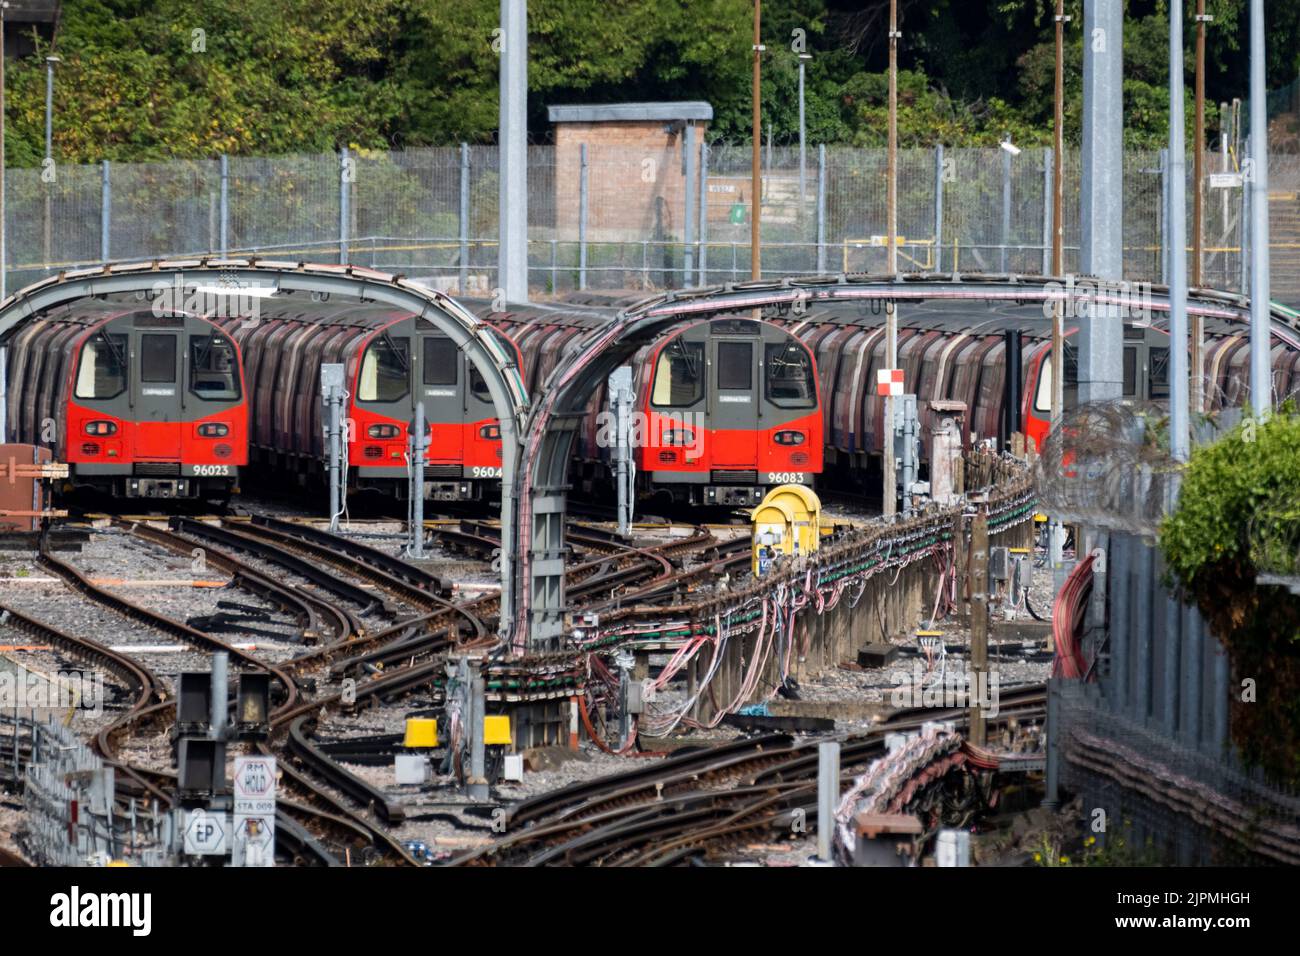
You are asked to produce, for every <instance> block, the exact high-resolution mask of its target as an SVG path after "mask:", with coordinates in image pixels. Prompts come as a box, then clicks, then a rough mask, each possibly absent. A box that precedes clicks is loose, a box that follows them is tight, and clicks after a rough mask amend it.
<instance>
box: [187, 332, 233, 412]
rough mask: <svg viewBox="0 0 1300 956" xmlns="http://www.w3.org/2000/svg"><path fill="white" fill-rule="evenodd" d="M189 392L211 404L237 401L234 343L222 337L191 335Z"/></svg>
mask: <svg viewBox="0 0 1300 956" xmlns="http://www.w3.org/2000/svg"><path fill="white" fill-rule="evenodd" d="M190 391H191V392H193V393H194V394H195V395H197V396H198V397H199V398H203V399H209V400H212V401H235V400H236V399H238V398H239V364H238V362H237V361H236V360H235V344H234V343H233V342H231V341H230V339H228V338H226V337H225V336H222V335H191V336H190Z"/></svg>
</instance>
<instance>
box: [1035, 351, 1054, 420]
mask: <svg viewBox="0 0 1300 956" xmlns="http://www.w3.org/2000/svg"><path fill="white" fill-rule="evenodd" d="M1051 410H1052V353H1051V352H1048V353H1047V354H1046V355H1044V356H1043V364H1042V366H1041V371H1040V372H1039V373H1038V392H1037V394H1035V395H1034V411H1036V412H1050V411H1051Z"/></svg>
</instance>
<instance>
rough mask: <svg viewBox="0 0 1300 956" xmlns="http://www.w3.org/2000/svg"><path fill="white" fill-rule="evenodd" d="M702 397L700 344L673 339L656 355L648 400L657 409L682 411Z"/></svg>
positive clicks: (701, 344)
mask: <svg viewBox="0 0 1300 956" xmlns="http://www.w3.org/2000/svg"><path fill="white" fill-rule="evenodd" d="M703 395H704V343H703V342H683V341H682V340H681V339H680V338H678V339H674V340H673V341H672V342H671V343H670V344H669V345H668V346H666V347H665V348H664V350H663V351H662V352H660V353H659V361H658V362H657V363H656V365H655V380H654V389H653V390H652V392H651V396H652V397H651V400H652V401H653V402H654V404H655V405H658V406H659V407H660V408H684V407H686V406H687V405H694V404H695V403H696V402H698V401H699V400H700V398H701V397H702V396H703Z"/></svg>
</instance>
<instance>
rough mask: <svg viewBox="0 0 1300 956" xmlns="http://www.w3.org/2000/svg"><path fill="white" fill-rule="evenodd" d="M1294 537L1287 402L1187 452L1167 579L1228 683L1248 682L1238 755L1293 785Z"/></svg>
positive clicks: (1296, 488) (1297, 615)
mask: <svg viewBox="0 0 1300 956" xmlns="http://www.w3.org/2000/svg"><path fill="white" fill-rule="evenodd" d="M1297 543H1300V414H1297V410H1296V408H1295V406H1294V405H1293V404H1291V403H1288V404H1287V405H1285V406H1283V407H1282V408H1281V409H1280V410H1279V411H1278V412H1277V413H1275V414H1274V415H1272V416H1270V417H1269V418H1266V419H1262V420H1257V419H1254V418H1247V419H1246V420H1245V421H1243V422H1242V423H1241V424H1240V425H1238V426H1237V427H1236V428H1235V429H1233V430H1232V431H1231V432H1230V433H1229V434H1227V435H1226V436H1225V437H1223V438H1222V439H1220V440H1219V441H1217V442H1215V443H1214V444H1211V445H1206V446H1203V447H1200V448H1197V449H1196V450H1195V451H1194V452H1193V454H1192V457H1191V460H1190V462H1189V463H1188V466H1187V470H1186V472H1185V475H1184V480H1183V486H1182V494H1181V496H1180V498H1179V503H1178V508H1177V510H1176V511H1175V512H1174V513H1173V514H1172V515H1170V516H1169V517H1168V518H1167V519H1166V520H1165V522H1164V524H1163V525H1162V526H1161V529H1160V547H1161V550H1162V551H1163V552H1164V555H1165V561H1166V564H1167V566H1168V569H1169V572H1170V574H1171V576H1172V577H1173V578H1174V579H1175V580H1176V581H1177V583H1178V584H1180V585H1181V586H1182V588H1183V589H1184V592H1185V593H1186V594H1187V596H1188V597H1190V598H1191V599H1192V600H1194V601H1195V602H1196V604H1197V606H1198V607H1199V608H1200V610H1201V612H1202V614H1204V615H1205V617H1206V620H1207V621H1208V622H1209V624H1210V628H1211V630H1212V631H1213V632H1214V634H1215V636H1216V637H1218V638H1219V640H1220V641H1221V642H1222V643H1223V644H1224V646H1225V647H1226V648H1227V649H1228V651H1229V654H1230V656H1231V658H1232V667H1233V674H1234V679H1235V681H1236V684H1235V686H1236V687H1238V688H1240V687H1241V686H1242V684H1241V682H1242V681H1245V680H1248V679H1249V680H1251V681H1253V682H1254V684H1253V685H1252V686H1253V687H1254V694H1253V695H1242V694H1239V693H1234V695H1233V698H1232V738H1233V740H1234V741H1235V742H1236V744H1237V746H1238V747H1239V748H1240V749H1241V752H1242V755H1243V757H1245V759H1246V760H1247V762H1249V763H1252V764H1256V765H1259V766H1261V767H1262V768H1263V769H1264V770H1265V771H1266V772H1268V773H1269V774H1270V775H1271V776H1273V777H1276V778H1279V779H1281V780H1283V781H1285V782H1289V783H1293V784H1294V783H1296V782H1300V597H1298V596H1297V595H1295V594H1293V593H1292V592H1291V591H1290V590H1289V589H1288V587H1286V586H1285V583H1286V582H1285V577H1286V576H1287V575H1295V573H1296V567H1295V560H1296V551H1295V550H1294V548H1295V546H1296V545H1297ZM1271 575H1279V576H1281V578H1282V579H1283V580H1282V584H1281V585H1279V584H1278V583H1276V582H1277V581H1278V578H1275V577H1271ZM1261 578H1262V580H1261ZM1242 696H1248V697H1253V698H1254V699H1252V700H1242V699H1241V697H1242Z"/></svg>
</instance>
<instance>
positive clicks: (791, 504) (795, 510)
mask: <svg viewBox="0 0 1300 956" xmlns="http://www.w3.org/2000/svg"><path fill="white" fill-rule="evenodd" d="M821 519H822V503H821V499H820V498H818V497H817V495H816V493H815V492H814V491H813V490H812V489H811V488H805V487H804V486H803V485H778V486H777V487H776V488H773V489H772V490H771V491H769V492H768V493H767V496H766V497H765V498H764V499H763V501H762V504H760V505H759V506H758V507H757V508H755V509H754V510H753V512H752V520H753V524H754V558H753V571H754V574H755V576H758V575H760V574H761V573H762V572H763V571H764V570H765V568H766V565H765V562H764V558H767V559H770V558H771V557H773V556H774V555H777V554H784V555H795V554H810V553H812V552H813V551H816V550H817V549H818V547H820V545H821V538H822V535H821Z"/></svg>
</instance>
